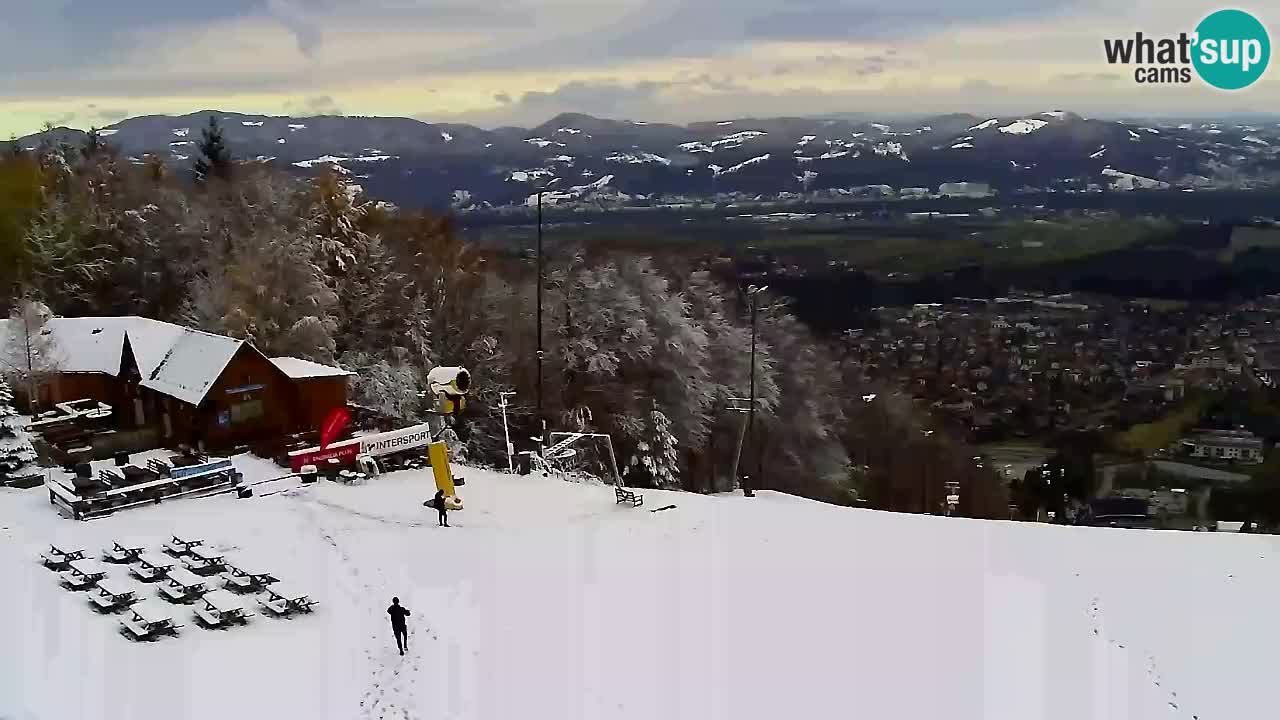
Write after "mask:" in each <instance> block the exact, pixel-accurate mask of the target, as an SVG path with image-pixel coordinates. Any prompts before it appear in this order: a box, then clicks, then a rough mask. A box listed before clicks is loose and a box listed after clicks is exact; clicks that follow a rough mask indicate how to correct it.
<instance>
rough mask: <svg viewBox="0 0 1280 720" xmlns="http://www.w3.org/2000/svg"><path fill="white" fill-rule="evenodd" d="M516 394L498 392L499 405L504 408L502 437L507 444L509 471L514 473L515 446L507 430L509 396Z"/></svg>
mask: <svg viewBox="0 0 1280 720" xmlns="http://www.w3.org/2000/svg"><path fill="white" fill-rule="evenodd" d="M511 395H515V393H514V392H500V393H498V407H500V408H502V439H503V440H504V441H505V442H506V444H507V472H509V473H511V474H512V475H514V474H515V472H516V466H515V461H514V460H513V459H512V455H514V454H515V448H514V447H512V445H511V433H510V432H509V431H508V430H507V397H509V396H511Z"/></svg>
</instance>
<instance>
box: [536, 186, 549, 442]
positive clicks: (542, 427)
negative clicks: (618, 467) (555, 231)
mask: <svg viewBox="0 0 1280 720" xmlns="http://www.w3.org/2000/svg"><path fill="white" fill-rule="evenodd" d="M542 190H543V189H542V188H538V382H537V405H538V411H537V422H538V446H539V448H543V447H546V439H547V421H546V420H544V419H543V418H542V358H543V351H542Z"/></svg>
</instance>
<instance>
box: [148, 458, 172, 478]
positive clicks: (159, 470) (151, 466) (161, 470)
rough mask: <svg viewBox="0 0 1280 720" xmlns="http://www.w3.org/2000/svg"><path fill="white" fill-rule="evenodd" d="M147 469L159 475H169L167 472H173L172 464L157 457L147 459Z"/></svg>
mask: <svg viewBox="0 0 1280 720" xmlns="http://www.w3.org/2000/svg"><path fill="white" fill-rule="evenodd" d="M147 469H148V470H150V471H151V472H153V473H155V474H156V475H157V476H159V477H169V473H171V472H173V466H172V465H170V464H169V463H167V462H165V461H164V460H160V459H158V458H151V459H150V460H148V461H147Z"/></svg>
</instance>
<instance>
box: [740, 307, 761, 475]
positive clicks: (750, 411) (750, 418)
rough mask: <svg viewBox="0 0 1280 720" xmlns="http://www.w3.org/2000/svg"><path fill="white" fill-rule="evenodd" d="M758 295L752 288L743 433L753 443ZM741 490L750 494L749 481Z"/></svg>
mask: <svg viewBox="0 0 1280 720" xmlns="http://www.w3.org/2000/svg"><path fill="white" fill-rule="evenodd" d="M759 296H760V290H759V289H758V288H752V293H751V392H750V396H751V397H750V404H749V405H747V426H746V428H745V431H744V433H743V434H744V435H750V436H751V439H752V442H753V443H754V441H755V435H754V434H752V431H753V430H754V429H755V421H756V316H757V312H756V309H757V307H758V298H759ZM742 492H743V494H744V495H750V494H751V483H750V482H744V483H743V487H742Z"/></svg>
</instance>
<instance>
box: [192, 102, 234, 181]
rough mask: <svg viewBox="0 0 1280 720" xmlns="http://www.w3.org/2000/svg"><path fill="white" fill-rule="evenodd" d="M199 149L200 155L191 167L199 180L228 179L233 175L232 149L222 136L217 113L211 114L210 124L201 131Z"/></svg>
mask: <svg viewBox="0 0 1280 720" xmlns="http://www.w3.org/2000/svg"><path fill="white" fill-rule="evenodd" d="M197 149H198V150H199V151H200V156H199V157H197V158H196V161H195V163H194V164H193V165H192V167H191V170H192V172H193V173H194V174H195V178H196V180H197V181H199V182H204V181H205V180H208V179H209V178H210V177H217V178H222V179H223V180H226V179H227V178H229V177H230V176H231V165H232V161H231V151H230V150H228V149H227V144H226V141H225V140H224V139H223V137H222V126H221V125H219V124H218V116H217V115H210V116H209V126H208V127H206V128H205V129H204V130H203V131H202V132H201V136H200V144H199V146H198V147H197Z"/></svg>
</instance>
